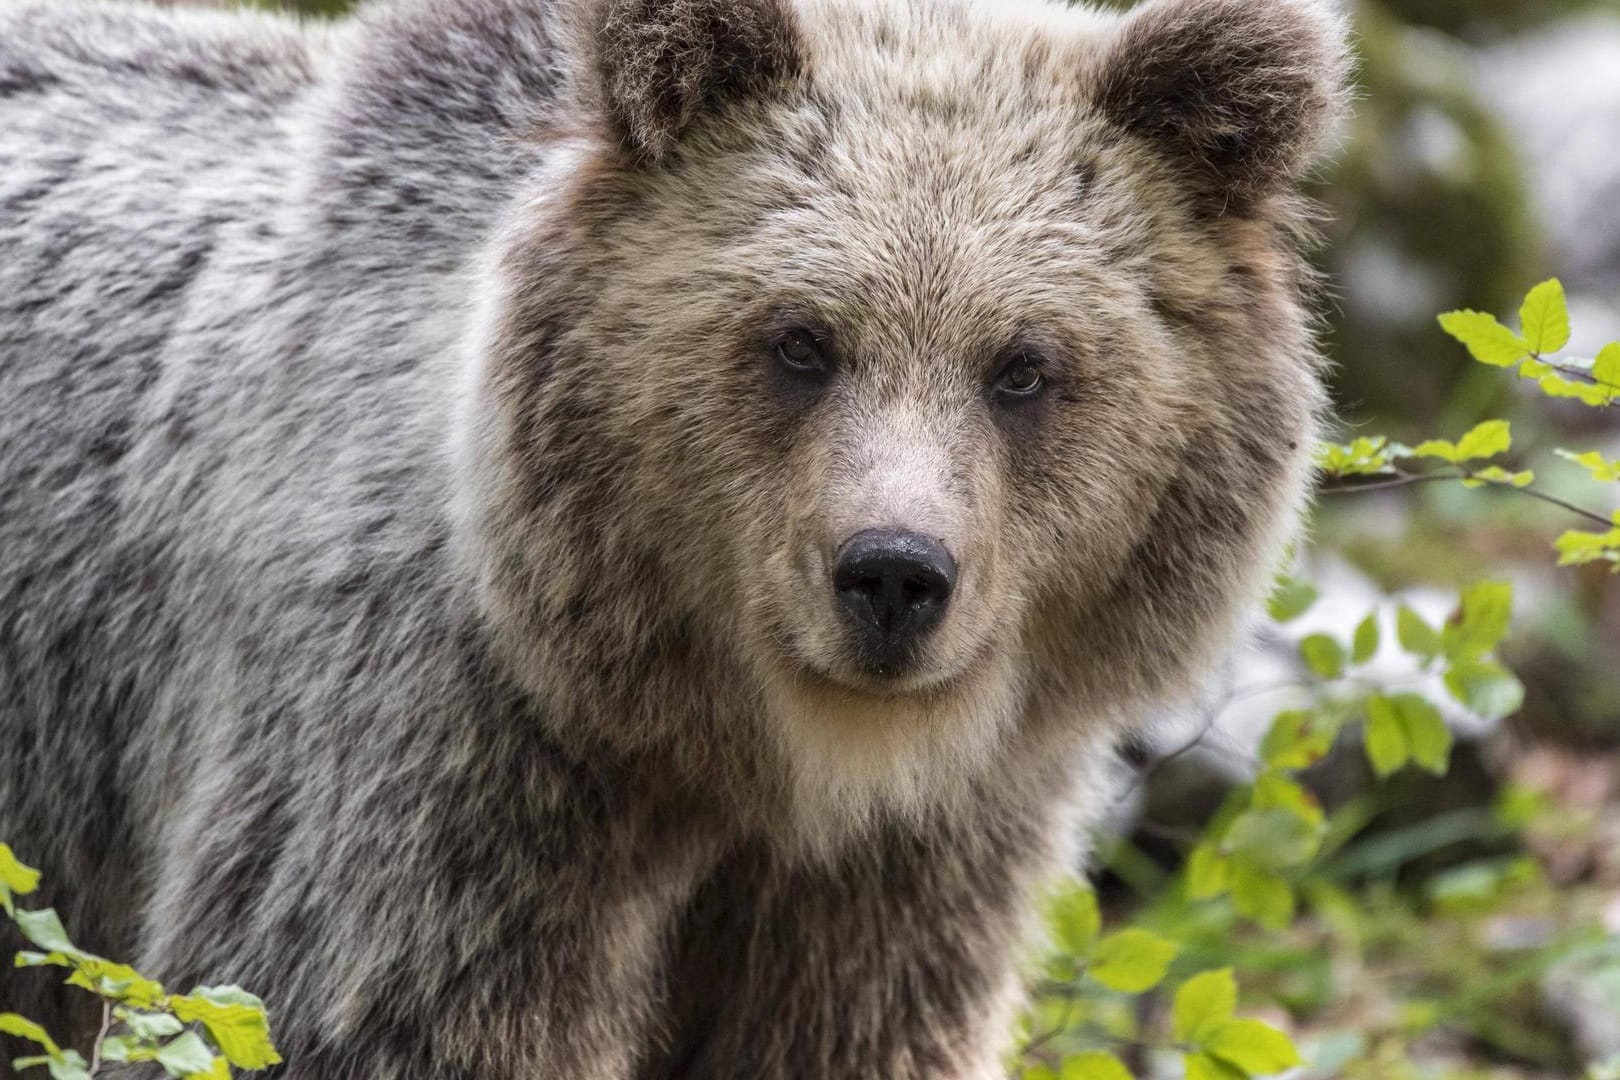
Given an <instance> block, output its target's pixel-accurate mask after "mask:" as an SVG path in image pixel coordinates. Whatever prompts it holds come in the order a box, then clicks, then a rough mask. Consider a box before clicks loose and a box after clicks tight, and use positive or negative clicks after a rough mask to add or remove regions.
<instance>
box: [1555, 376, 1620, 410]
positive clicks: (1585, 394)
mask: <svg viewBox="0 0 1620 1080" xmlns="http://www.w3.org/2000/svg"><path fill="white" fill-rule="evenodd" d="M1536 385H1538V386H1539V387H1541V392H1542V393H1543V394H1546V395H1547V396H1548V397H1550V398H1563V399H1570V400H1574V401H1579V402H1582V403H1583V404H1586V405H1591V406H1594V407H1598V408H1601V407H1602V406H1605V405H1607V404H1609V402H1611V401H1613V400H1614V391H1613V390H1611V389H1609V388H1608V387H1606V386H1596V385H1594V384H1592V383H1588V382H1578V381H1576V380H1574V379H1566V378H1564V377H1563V376H1562V375H1544V376H1542V378H1541V379H1540V381H1539V382H1538V383H1537V384H1536Z"/></svg>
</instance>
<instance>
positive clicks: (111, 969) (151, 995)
mask: <svg viewBox="0 0 1620 1080" xmlns="http://www.w3.org/2000/svg"><path fill="white" fill-rule="evenodd" d="M72 959H73V967H74V969H75V970H74V972H73V974H72V975H69V976H68V980H67V981H68V982H69V984H71V985H73V986H80V987H83V988H84V989H86V990H88V991H90V992H91V993H93V994H99V995H100V996H102V997H104V998H111V999H112V1000H113V1001H118V1002H122V1003H123V1004H125V1005H134V1006H137V1007H139V1008H143V1009H156V1008H161V1007H162V1005H163V998H164V994H163V986H162V985H161V984H160V983H157V982H155V981H153V980H152V979H148V978H147V977H146V976H144V975H142V974H141V973H140V972H138V971H136V970H135V969H134V968H132V967H130V966H129V965H128V964H120V963H116V962H114V961H112V960H103V959H102V958H101V957H99V956H91V955H90V954H89V953H79V954H78V955H77V956H74V957H73V958H72Z"/></svg>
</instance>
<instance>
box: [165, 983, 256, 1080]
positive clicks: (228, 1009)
mask: <svg viewBox="0 0 1620 1080" xmlns="http://www.w3.org/2000/svg"><path fill="white" fill-rule="evenodd" d="M169 1008H170V1009H171V1010H173V1012H174V1015H175V1016H178V1017H179V1018H180V1019H181V1020H184V1021H185V1022H186V1023H188V1024H189V1023H193V1022H201V1023H202V1025H203V1027H204V1028H205V1029H206V1030H207V1031H208V1037H209V1038H210V1039H213V1040H214V1045H215V1046H217V1047H219V1051H220V1053H222V1054H224V1055H225V1057H226V1059H227V1060H228V1061H229V1062H230V1063H231V1064H232V1065H235V1066H236V1067H237V1068H239V1069H267V1068H269V1067H270V1066H272V1065H275V1064H278V1063H279V1062H280V1061H281V1056H280V1055H279V1054H277V1053H276V1048H275V1046H274V1045H273V1044H272V1043H271V1042H270V1020H269V1017H268V1016H267V1015H266V1014H265V1010H264V1003H263V1002H261V1001H260V1000H259V999H258V998H256V997H254V996H253V995H251V994H249V993H247V992H246V991H245V990H242V989H241V988H239V987H235V986H222V987H219V988H217V989H216V988H210V987H206V986H202V987H198V988H197V989H195V990H193V991H192V992H191V993H190V994H187V995H175V996H174V997H171V998H170V999H169Z"/></svg>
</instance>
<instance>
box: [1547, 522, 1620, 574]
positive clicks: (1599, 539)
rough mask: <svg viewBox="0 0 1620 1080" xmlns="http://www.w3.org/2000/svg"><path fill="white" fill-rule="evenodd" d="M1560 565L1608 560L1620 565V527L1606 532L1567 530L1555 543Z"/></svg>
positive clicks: (1581, 564) (1578, 564)
mask: <svg viewBox="0 0 1620 1080" xmlns="http://www.w3.org/2000/svg"><path fill="white" fill-rule="evenodd" d="M1553 546H1554V548H1556V549H1557V551H1558V565H1559V566H1584V565H1585V564H1587V563H1594V562H1602V561H1604V560H1608V561H1610V562H1613V563H1615V564H1616V566H1617V567H1620V529H1610V530H1609V531H1608V532H1606V533H1594V532H1579V531H1576V532H1567V533H1565V534H1564V535H1562V536H1560V537H1559V538H1558V542H1557V543H1556V544H1554V545H1553Z"/></svg>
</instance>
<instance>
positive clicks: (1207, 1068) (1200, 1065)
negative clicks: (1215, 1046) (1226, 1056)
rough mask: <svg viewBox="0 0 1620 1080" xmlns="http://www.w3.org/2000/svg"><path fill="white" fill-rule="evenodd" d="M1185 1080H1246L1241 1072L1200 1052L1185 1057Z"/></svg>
mask: <svg viewBox="0 0 1620 1080" xmlns="http://www.w3.org/2000/svg"><path fill="white" fill-rule="evenodd" d="M1187 1080H1246V1078H1245V1077H1244V1075H1243V1072H1242V1070H1240V1069H1236V1068H1233V1067H1232V1066H1231V1065H1228V1064H1227V1063H1226V1062H1224V1061H1222V1060H1221V1059H1220V1058H1218V1057H1213V1056H1211V1055H1209V1054H1206V1053H1204V1052H1202V1051H1199V1052H1198V1053H1195V1054H1188V1055H1187Z"/></svg>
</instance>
